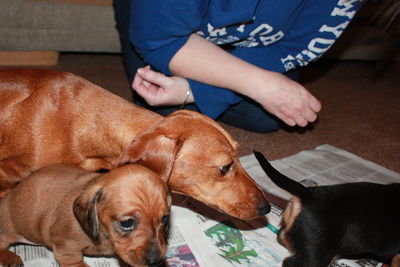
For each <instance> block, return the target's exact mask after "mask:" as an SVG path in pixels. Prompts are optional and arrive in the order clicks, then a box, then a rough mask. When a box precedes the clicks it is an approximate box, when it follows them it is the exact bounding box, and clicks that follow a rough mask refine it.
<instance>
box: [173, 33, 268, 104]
mask: <svg viewBox="0 0 400 267" xmlns="http://www.w3.org/2000/svg"><path fill="white" fill-rule="evenodd" d="M169 67H170V70H171V72H172V73H173V74H174V75H177V76H181V77H185V78H190V79H193V80H196V81H199V82H202V83H205V84H209V85H213V86H218V87H222V88H227V89H231V90H233V91H235V92H238V93H241V94H244V95H247V96H250V97H252V92H251V91H250V90H248V88H254V87H255V84H252V85H251V84H249V83H251V82H254V83H256V82H257V80H258V77H259V74H260V72H262V71H264V70H262V69H260V68H258V67H256V66H254V65H251V64H249V63H247V62H246V61H244V60H241V59H239V58H237V57H235V56H233V55H231V54H229V53H228V52H226V51H224V50H223V49H222V48H220V47H218V46H216V45H214V44H212V43H210V42H208V41H207V40H205V39H204V38H202V37H200V36H198V35H197V34H192V35H191V36H190V38H189V40H188V41H187V43H186V44H185V45H184V46H183V47H182V48H181V49H180V50H179V51H178V52H177V53H176V54H175V56H174V57H173V58H172V60H171V62H170V65H169ZM264 72H265V71H264ZM264 75H265V73H264Z"/></svg>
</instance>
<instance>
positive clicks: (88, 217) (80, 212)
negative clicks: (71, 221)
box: [73, 189, 102, 243]
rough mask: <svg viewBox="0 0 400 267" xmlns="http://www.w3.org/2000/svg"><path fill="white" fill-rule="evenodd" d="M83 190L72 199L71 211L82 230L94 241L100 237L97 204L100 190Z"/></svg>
mask: <svg viewBox="0 0 400 267" xmlns="http://www.w3.org/2000/svg"><path fill="white" fill-rule="evenodd" d="M88 191H89V190H84V191H83V192H82V193H81V194H80V195H79V196H78V197H77V198H76V199H75V201H74V205H73V211H74V215H75V218H76V219H77V220H78V222H79V224H80V225H81V227H82V229H83V231H84V232H85V233H86V234H87V235H88V236H89V237H90V239H91V240H92V241H93V242H94V243H96V242H97V241H98V240H99V237H100V222H99V216H98V209H97V207H98V205H99V201H100V200H101V197H102V190H101V189H98V190H92V192H88Z"/></svg>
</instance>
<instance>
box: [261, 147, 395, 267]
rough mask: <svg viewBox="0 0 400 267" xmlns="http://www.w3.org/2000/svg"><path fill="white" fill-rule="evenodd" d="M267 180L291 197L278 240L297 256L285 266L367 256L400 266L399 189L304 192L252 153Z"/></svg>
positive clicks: (363, 186)
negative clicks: (267, 177)
mask: <svg viewBox="0 0 400 267" xmlns="http://www.w3.org/2000/svg"><path fill="white" fill-rule="evenodd" d="M254 155H255V156H256V158H257V160H258V162H259V163H260V165H261V167H262V168H263V170H264V171H265V172H266V174H267V175H268V176H269V178H270V179H271V180H272V181H273V182H274V183H275V184H276V185H277V186H279V187H280V188H282V189H284V190H286V191H288V192H289V193H291V194H293V197H292V198H291V199H290V201H289V203H288V204H287V207H286V209H285V211H284V212H283V218H282V229H281V230H280V233H279V235H278V241H279V242H280V243H281V244H282V245H283V246H285V247H286V248H287V249H288V250H289V251H291V252H292V253H293V255H292V256H290V257H288V258H286V259H285V260H284V262H283V264H282V266H285V267H290V266H299V267H300V266H304V267H325V266H328V265H329V264H330V263H331V262H332V261H333V260H334V259H335V258H336V257H339V256H340V257H351V258H359V257H369V258H374V259H377V260H379V261H384V262H389V261H391V267H398V266H400V254H398V253H400V209H399V207H398V204H399V197H400V184H389V185H381V184H375V183H367V182H361V183H348V184H338V185H330V186H318V187H305V186H303V185H302V184H300V183H298V182H296V181H294V180H291V179H290V178H288V177H286V176H285V175H283V174H282V173H280V172H278V171H277V170H276V169H274V168H273V167H272V165H271V164H270V163H269V162H268V161H267V159H266V158H265V157H264V156H263V155H262V154H261V153H259V152H254Z"/></svg>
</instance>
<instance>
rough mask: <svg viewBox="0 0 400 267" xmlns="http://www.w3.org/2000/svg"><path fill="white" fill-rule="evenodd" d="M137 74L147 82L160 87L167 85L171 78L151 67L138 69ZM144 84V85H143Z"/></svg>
mask: <svg viewBox="0 0 400 267" xmlns="http://www.w3.org/2000/svg"><path fill="white" fill-rule="evenodd" d="M138 74H139V75H140V76H141V77H142V78H143V79H144V80H145V81H146V82H147V83H153V84H156V85H158V86H160V87H168V85H169V83H170V81H171V79H170V77H168V76H165V75H164V74H162V73H160V72H156V71H153V70H151V69H146V68H145V69H138ZM145 86H146V85H145Z"/></svg>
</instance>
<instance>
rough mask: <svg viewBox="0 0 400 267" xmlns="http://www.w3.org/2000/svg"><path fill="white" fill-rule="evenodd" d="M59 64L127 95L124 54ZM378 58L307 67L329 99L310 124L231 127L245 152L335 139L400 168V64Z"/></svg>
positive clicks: (316, 89) (316, 88)
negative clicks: (380, 68) (385, 64)
mask: <svg viewBox="0 0 400 267" xmlns="http://www.w3.org/2000/svg"><path fill="white" fill-rule="evenodd" d="M52 68H53V69H57V70H62V71H69V72H73V73H75V74H78V75H81V76H83V77H84V78H86V79H88V80H90V81H92V82H93V83H95V84H97V85H99V86H102V87H103V88H106V89H108V90H110V91H112V92H114V93H116V94H118V95H120V96H122V97H124V98H126V99H130V92H129V89H128V88H129V87H128V86H129V85H128V82H127V79H126V76H125V72H124V68H123V65H122V60H121V57H120V56H119V55H108V54H107V55H103V54H102V55H99V54H62V55H61V57H60V63H59V64H58V65H57V66H55V67H52ZM376 69H377V68H376V64H374V63H373V62H323V61H320V62H317V63H314V64H313V65H311V66H309V67H307V68H305V69H303V70H301V77H302V83H303V84H304V85H305V87H306V88H308V89H309V90H310V91H311V92H312V93H313V94H314V95H315V96H316V97H317V98H319V99H320V100H321V102H322V104H323V110H322V111H321V112H320V114H319V120H318V122H316V123H315V124H314V125H313V126H312V127H309V128H308V129H306V130H304V129H283V130H279V131H277V132H274V133H270V134H257V133H252V132H248V131H244V130H240V129H236V128H233V127H230V126H226V125H223V126H224V127H225V129H227V131H228V132H229V133H230V134H231V135H232V136H233V137H234V138H235V139H236V140H237V141H238V142H239V144H240V146H241V155H247V154H250V153H252V150H253V149H257V150H259V151H261V152H264V153H265V154H266V155H268V157H269V158H270V159H279V158H282V157H287V156H290V155H293V154H295V153H298V152H300V151H302V150H306V149H312V148H314V147H316V146H319V145H321V144H330V145H333V146H335V147H338V148H340V149H344V150H347V151H349V152H351V153H354V154H356V155H358V156H360V157H362V158H365V159H367V160H370V161H373V162H375V163H377V164H380V165H382V166H384V167H387V168H389V169H391V170H393V171H396V172H400V114H399V112H400V63H396V64H392V65H391V66H390V67H389V68H387V69H386V70H385V72H382V73H379V75H377V74H378V72H377V71H376Z"/></svg>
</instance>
